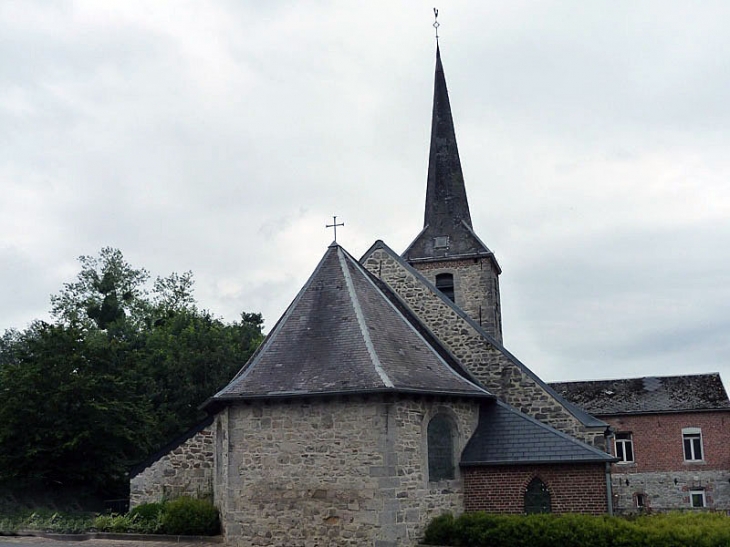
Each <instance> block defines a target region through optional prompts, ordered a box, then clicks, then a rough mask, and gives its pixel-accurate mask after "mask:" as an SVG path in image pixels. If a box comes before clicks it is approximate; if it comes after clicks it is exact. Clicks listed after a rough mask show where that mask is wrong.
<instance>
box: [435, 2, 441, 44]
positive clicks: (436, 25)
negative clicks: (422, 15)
mask: <svg viewBox="0 0 730 547" xmlns="http://www.w3.org/2000/svg"><path fill="white" fill-rule="evenodd" d="M440 26H441V25H440V24H439V10H438V9H437V8H433V28H435V29H436V43H437V44H438V43H439V27H440Z"/></svg>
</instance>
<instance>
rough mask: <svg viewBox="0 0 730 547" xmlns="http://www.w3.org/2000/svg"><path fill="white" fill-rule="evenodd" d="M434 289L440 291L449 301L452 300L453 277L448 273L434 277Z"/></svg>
mask: <svg viewBox="0 0 730 547" xmlns="http://www.w3.org/2000/svg"><path fill="white" fill-rule="evenodd" d="M436 288H437V289H438V290H440V291H441V292H442V293H443V295H444V296H445V297H446V298H448V299H449V300H451V301H452V302H456V300H454V276H453V275H452V274H450V273H442V274H438V275H437V276H436Z"/></svg>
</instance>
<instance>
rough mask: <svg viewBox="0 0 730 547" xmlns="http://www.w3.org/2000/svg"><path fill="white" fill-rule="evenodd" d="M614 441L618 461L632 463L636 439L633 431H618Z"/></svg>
mask: <svg viewBox="0 0 730 547" xmlns="http://www.w3.org/2000/svg"><path fill="white" fill-rule="evenodd" d="M614 442H615V444H616V457H617V458H618V459H619V461H618V463H632V462H633V461H634V440H633V438H632V437H631V433H616V438H615V439H614Z"/></svg>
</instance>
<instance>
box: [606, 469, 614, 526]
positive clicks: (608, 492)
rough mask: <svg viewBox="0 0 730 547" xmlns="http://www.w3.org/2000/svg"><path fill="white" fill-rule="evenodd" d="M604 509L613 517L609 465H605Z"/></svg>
mask: <svg viewBox="0 0 730 547" xmlns="http://www.w3.org/2000/svg"><path fill="white" fill-rule="evenodd" d="M606 507H607V508H608V514H609V515H611V516H612V515H613V490H612V488H611V464H610V463H608V462H607V463H606Z"/></svg>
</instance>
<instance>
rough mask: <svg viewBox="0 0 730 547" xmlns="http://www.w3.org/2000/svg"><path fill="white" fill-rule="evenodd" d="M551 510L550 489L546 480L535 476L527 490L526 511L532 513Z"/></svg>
mask: <svg viewBox="0 0 730 547" xmlns="http://www.w3.org/2000/svg"><path fill="white" fill-rule="evenodd" d="M550 512H552V507H551V503H550V490H548V487H547V485H546V484H545V483H544V482H542V481H541V480H540V479H538V478H537V477H535V478H534V479H532V480H531V481H530V484H528V485H527V490H525V513H526V514H528V515H531V514H534V513H550Z"/></svg>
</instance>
